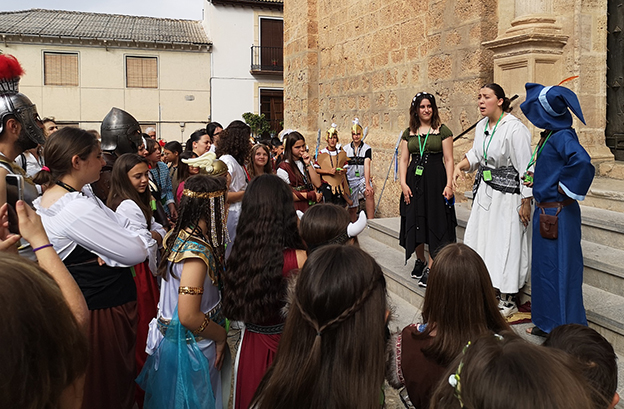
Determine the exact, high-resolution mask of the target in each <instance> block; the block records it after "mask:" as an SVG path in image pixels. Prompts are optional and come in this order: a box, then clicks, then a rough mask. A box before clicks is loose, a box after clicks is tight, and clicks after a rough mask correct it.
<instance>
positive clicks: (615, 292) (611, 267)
mask: <svg viewBox="0 0 624 409" xmlns="http://www.w3.org/2000/svg"><path fill="white" fill-rule="evenodd" d="M593 188H594V186H592V189H593ZM595 191H597V192H599V191H600V189H599V187H596V190H595ZM623 191H624V189H622V190H620V192H623ZM590 198H591V197H590V195H588V199H587V200H589V199H590ZM602 199H603V202H602V203H603V204H605V205H610V204H609V201H612V202H619V200H617V198H613V197H606V195H603V197H602ZM616 204H617V205H619V204H618V203H616ZM621 205H622V206H623V210H624V201H622V202H621ZM456 213H457V220H458V226H457V238H458V240H462V239H463V236H464V229H465V227H466V222H467V221H468V217H469V215H470V205H469V203H458V204H457V205H456ZM581 214H582V219H583V220H582V222H583V224H582V246H583V258H584V264H585V270H584V285H583V298H584V303H585V309H586V311H587V319H588V321H589V325H590V326H591V327H592V328H594V329H596V330H597V331H598V332H600V333H601V334H602V335H603V336H604V337H605V338H606V339H607V340H609V342H611V343H612V344H613V347H614V348H615V350H616V351H617V352H618V354H624V213H619V212H616V211H612V210H606V209H601V208H596V207H588V206H581ZM399 223H400V221H399V218H398V217H396V218H386V219H375V220H370V221H369V229H368V230H367V232H366V234H363V235H361V236H360V237H359V240H360V245H361V247H362V248H363V249H364V250H366V251H367V252H368V253H370V254H371V255H372V256H373V257H374V258H375V259H376V260H377V262H378V263H379V264H380V265H381V267H382V269H383V270H384V273H385V274H386V277H387V282H388V289H389V290H390V291H392V292H394V293H395V294H397V295H399V296H400V297H401V298H403V299H404V300H406V301H408V302H410V303H411V304H412V305H414V306H416V307H417V308H421V307H422V301H423V298H424V294H425V290H424V289H423V288H420V287H418V285H417V282H416V280H413V279H412V278H411V277H410V274H409V273H410V272H411V271H412V268H413V263H414V257H412V259H410V260H409V261H408V263H407V265H405V264H404V260H405V251H404V250H403V248H401V247H400V246H399V241H398V238H399ZM524 293H525V296H527V297H528V296H530V285H527V286H526V287H525V289H524ZM618 407H619V406H618Z"/></svg>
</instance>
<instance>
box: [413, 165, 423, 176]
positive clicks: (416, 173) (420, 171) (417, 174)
mask: <svg viewBox="0 0 624 409" xmlns="http://www.w3.org/2000/svg"><path fill="white" fill-rule="evenodd" d="M424 170H425V168H423V167H422V166H420V165H419V166H416V172H414V175H416V176H421V175H422V174H423V171H424Z"/></svg>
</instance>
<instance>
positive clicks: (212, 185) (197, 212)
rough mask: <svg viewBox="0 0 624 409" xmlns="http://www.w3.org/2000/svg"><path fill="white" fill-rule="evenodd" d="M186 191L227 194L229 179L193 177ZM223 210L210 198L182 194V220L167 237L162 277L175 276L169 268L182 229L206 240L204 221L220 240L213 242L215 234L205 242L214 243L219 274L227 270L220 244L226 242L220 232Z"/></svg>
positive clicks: (186, 186)
mask: <svg viewBox="0 0 624 409" xmlns="http://www.w3.org/2000/svg"><path fill="white" fill-rule="evenodd" d="M184 189H185V190H186V189H188V190H190V191H192V192H196V193H211V192H218V191H221V190H223V191H225V190H226V189H227V180H226V179H225V178H224V177H214V176H207V175H195V176H191V177H190V178H188V179H187V180H186V181H185V182H184ZM221 210H222V209H220V207H219V206H218V205H217V204H215V205H214V206H211V200H210V199H205V198H199V197H190V196H187V195H182V198H181V199H180V206H179V210H178V220H177V222H176V224H175V227H174V228H173V230H172V231H171V232H170V233H169V235H168V236H167V241H166V246H165V253H164V254H163V258H162V260H161V262H160V265H159V266H158V276H159V277H162V279H163V280H167V279H168V278H169V274H171V275H172V276H174V277H175V275H174V274H173V272H172V271H171V269H169V268H167V265H168V261H167V259H168V257H169V255H170V254H171V252H172V248H173V245H174V243H175V241H176V239H177V238H178V235H179V234H180V231H182V230H187V231H188V230H190V231H191V234H195V235H197V236H200V237H202V236H203V235H202V233H201V230H200V228H199V222H200V220H203V221H204V222H205V223H206V225H207V227H208V231H209V232H210V231H213V230H214V231H215V232H216V235H215V236H214V237H216V239H217V241H218V243H214V242H213V239H212V238H213V235H212V234H210V233H209V234H207V235H206V236H205V241H206V242H208V244H210V246H211V247H212V250H213V251H214V257H215V261H216V263H217V270H218V272H217V273H219V272H220V271H221V269H222V268H223V256H224V253H225V249H224V246H223V245H220V244H219V243H224V240H223V237H220V235H221V234H220V232H221V231H222V228H223V224H222V220H221ZM212 211H214V212H215V217H214V222H215V224H214V226H213V225H212V224H211V219H212V217H211V214H210V213H211V212H212Z"/></svg>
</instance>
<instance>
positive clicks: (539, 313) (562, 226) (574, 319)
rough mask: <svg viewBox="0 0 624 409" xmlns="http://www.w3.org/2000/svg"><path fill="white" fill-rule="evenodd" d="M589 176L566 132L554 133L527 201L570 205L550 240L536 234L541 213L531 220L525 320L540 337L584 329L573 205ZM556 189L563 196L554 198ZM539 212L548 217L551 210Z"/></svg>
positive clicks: (577, 216) (574, 139)
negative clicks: (562, 330) (557, 330)
mask: <svg viewBox="0 0 624 409" xmlns="http://www.w3.org/2000/svg"><path fill="white" fill-rule="evenodd" d="M594 172H595V171H594V166H593V165H592V164H591V162H590V157H589V155H588V154H587V152H586V151H585V149H584V148H583V147H582V146H581V144H580V143H579V140H578V136H577V135H576V132H575V131H574V129H572V128H568V129H562V130H559V131H554V132H553V133H552V135H551V136H550V138H549V139H548V140H547V141H546V143H545V144H544V147H543V150H542V151H541V153H540V154H539V156H538V159H537V163H536V164H535V174H534V176H533V180H534V184H533V196H534V197H535V199H536V200H537V201H538V202H539V203H544V202H562V201H564V200H565V199H567V198H572V199H574V200H575V202H574V203H572V204H570V205H568V206H566V207H564V208H563V209H562V210H561V212H559V215H558V217H559V222H558V223H559V230H558V238H557V239H555V240H551V239H545V238H543V237H542V236H541V235H540V234H539V231H540V223H539V215H540V213H541V212H542V209H540V208H538V207H535V213H534V214H533V232H534V234H533V260H532V268H531V316H532V320H533V323H534V324H535V325H536V326H537V327H539V328H540V329H541V330H543V331H545V332H550V331H551V330H552V329H553V328H555V327H557V326H559V325H563V324H570V323H576V324H582V325H587V318H586V317H585V307H584V306H583V288H582V285H583V253H582V250H581V209H580V207H579V205H578V202H577V200H583V199H585V195H586V194H587V191H588V190H589V187H590V186H591V183H592V180H593V179H594ZM558 187H561V189H562V190H563V191H564V192H565V193H566V195H565V196H564V195H562V194H561V193H559V192H558V190H557V188H558ZM544 211H545V212H546V214H550V215H554V214H555V213H556V212H557V209H556V208H551V209H544Z"/></svg>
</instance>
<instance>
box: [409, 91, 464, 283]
mask: <svg viewBox="0 0 624 409" xmlns="http://www.w3.org/2000/svg"><path fill="white" fill-rule="evenodd" d="M452 136H453V133H452V132H451V130H450V129H449V128H448V127H446V125H443V124H442V123H441V122H440V115H439V114H438V107H437V105H436V101H435V97H434V96H433V95H431V94H429V93H427V92H419V93H418V94H416V96H415V97H414V99H412V104H411V107H410V126H409V128H407V129H406V130H405V132H404V133H403V140H402V141H401V159H400V161H399V177H400V180H401V190H402V194H401V202H400V210H401V231H400V234H399V243H400V244H401V246H402V247H403V248H404V249H405V260H406V262H407V260H408V259H409V258H410V257H411V256H412V253H413V252H414V250H416V257H417V260H416V262H415V264H414V270H413V271H412V278H416V279H419V281H418V285H419V286H421V287H427V278H428V276H429V267H431V263H432V262H433V258H434V257H435V255H436V254H437V252H438V251H439V250H440V249H441V248H442V247H444V245H446V244H448V243H454V242H455V241H456V238H455V227H456V226H457V219H456V217H455V206H454V203H455V200H454V197H453V187H452V186H453V183H452V181H453V168H454V164H453V138H452ZM410 155H411V160H410ZM425 243H426V244H428V245H429V262H428V263H427V262H426V261H425V248H424V244H425Z"/></svg>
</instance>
